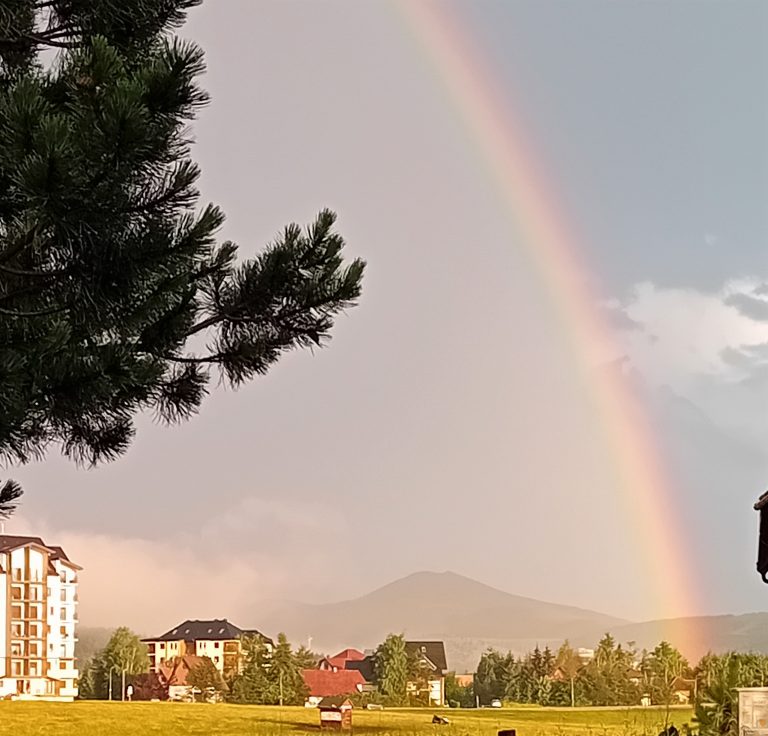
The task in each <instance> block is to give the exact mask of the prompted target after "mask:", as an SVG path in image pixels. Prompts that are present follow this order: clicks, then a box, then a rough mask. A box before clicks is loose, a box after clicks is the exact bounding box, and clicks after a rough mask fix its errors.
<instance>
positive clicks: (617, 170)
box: [6, 0, 768, 633]
mask: <svg viewBox="0 0 768 736" xmlns="http://www.w3.org/2000/svg"><path fill="white" fill-rule="evenodd" d="M420 1H421V0H408V2H420ZM439 2H440V4H441V9H442V11H444V12H445V13H447V14H449V15H450V17H451V18H453V20H454V21H455V22H456V24H457V27H459V28H460V29H461V31H462V34H466V37H467V38H469V39H471V40H472V45H473V46H474V48H476V49H478V51H479V53H480V54H482V57H483V60H484V68H485V69H486V70H487V73H488V74H489V75H491V76H492V78H493V81H494V89H495V90H496V92H495V94H496V95H497V96H498V99H497V100H496V102H497V104H498V107H499V109H503V110H508V111H510V113H514V116H515V118H516V119H518V120H522V121H523V123H524V127H525V130H526V133H527V139H526V141H527V143H526V147H527V151H528V154H529V157H530V159H531V160H533V161H535V164H536V169H537V170H538V171H540V172H541V173H542V175H543V176H544V177H545V179H546V181H547V182H548V183H549V186H550V188H551V197H552V199H553V201H554V202H556V205H555V212H556V215H557V218H558V219H559V220H561V221H562V223H561V224H562V227H564V228H566V230H567V232H568V233H569V234H570V235H571V239H572V242H573V244H574V248H575V249H576V250H577V252H578V256H579V258H580V259H581V261H582V263H584V264H586V266H587V269H588V274H589V279H590V284H591V288H592V291H591V293H592V296H593V302H594V303H593V304H591V305H590V308H591V309H594V310H595V313H599V314H601V315H603V317H604V318H605V319H607V320H608V321H609V323H610V325H611V329H612V330H613V332H614V338H615V344H616V346H617V352H616V354H614V355H611V356H604V358H601V359H600V360H595V361H594V362H593V364H591V365H590V366H589V368H588V371H589V376H588V380H587V381H586V383H585V381H584V380H583V378H580V377H579V376H578V375H577V374H579V371H578V370H577V369H576V368H575V367H574V366H575V365H576V363H577V362H578V360H579V359H580V357H581V356H579V355H578V353H579V347H578V345H576V346H574V345H573V340H572V336H571V335H568V334H566V333H567V330H566V329H564V327H563V320H562V319H561V318H560V317H559V316H558V314H557V310H556V309H554V308H553V304H552V302H553V296H552V294H551V293H550V291H549V289H548V285H547V282H546V275H545V274H542V273H541V272H539V271H537V270H536V268H535V267H533V266H532V262H531V258H530V249H531V247H534V248H535V247H536V244H535V243H533V244H525V243H524V242H522V241H521V236H520V235H519V234H517V233H515V232H513V231H512V230H511V229H510V226H509V211H508V207H507V206H506V205H505V203H504V201H503V200H502V199H500V197H499V196H498V191H497V189H496V188H495V186H494V184H493V182H492V180H491V177H490V176H489V173H488V167H487V165H486V164H485V163H484V162H483V161H482V160H481V155H480V153H479V150H480V148H481V145H480V143H481V142H479V141H477V140H475V139H474V138H473V134H472V132H471V131H468V129H467V126H466V124H465V116H464V115H463V114H462V113H463V112H466V111H462V110H461V105H460V104H458V105H457V102H456V100H455V99H452V98H451V95H450V92H449V89H450V80H448V79H446V78H444V77H442V76H441V70H440V68H439V66H437V67H436V66H435V63H434V59H430V58H429V53H428V51H427V50H426V48H425V45H424V43H423V40H422V39H420V38H419V35H418V33H415V32H414V28H413V27H412V26H410V25H409V21H408V14H407V13H405V12H404V11H403V8H402V5H401V4H400V3H397V2H394V0H392V1H390V0H368V1H367V2H365V3H361V2H357V1H356V0H291V1H290V2H285V1H284V0H260V2H253V1H252V0H226V1H225V2H222V1H221V0H219V2H214V1H213V0H207V2H205V3H204V4H203V6H202V7H200V8H197V9H195V10H193V11H192V12H191V14H190V17H189V20H188V23H187V24H186V25H185V26H184V28H183V29H182V30H181V31H180V33H181V35H183V36H184V37H185V38H189V39H192V40H194V41H196V42H197V43H199V44H200V45H201V46H202V47H203V48H204V49H205V52H206V58H207V64H208V71H207V74H206V75H205V77H204V78H203V84H204V86H205V87H206V89H207V90H208V91H209V92H210V94H211V98H212V101H211V104H210V106H209V107H208V108H207V109H206V110H205V111H204V112H202V114H201V115H200V116H199V119H198V120H197V121H196V122H195V123H194V125H193V128H192V130H193V133H194V136H195V138H196V141H197V142H196V145H195V147H194V157H195V159H196V160H197V161H198V162H199V163H200V165H201V167H202V171H203V175H202V179H201V187H200V188H201V193H202V198H201V202H207V201H213V202H216V203H218V204H219V205H221V206H222V207H223V209H224V210H225V211H226V213H227V222H226V224H225V226H224V228H223V230H222V233H221V235H222V238H227V239H232V240H235V241H236V242H237V243H239V245H240V251H241V254H242V255H243V257H248V256H251V255H254V254H256V253H257V252H258V251H259V249H260V248H261V247H263V246H264V244H266V243H267V242H269V241H270V240H271V239H272V238H274V237H275V236H276V234H277V233H278V232H279V231H280V230H281V229H282V228H283V227H284V226H285V225H286V224H287V223H289V222H298V223H301V224H306V223H308V222H310V221H311V220H312V218H313V217H314V216H315V215H316V213H317V212H318V211H319V210H320V209H321V208H323V207H330V208H331V209H333V210H334V211H336V212H337V213H338V215H339V220H338V228H339V231H340V232H341V233H342V234H343V236H344V237H345V239H346V241H347V244H348V246H347V249H348V255H349V257H350V258H351V257H353V256H354V257H357V256H359V257H362V258H364V259H366V261H367V262H368V269H367V273H366V279H365V284H364V293H363V295H362V298H361V300H360V305H359V307H357V308H355V309H353V310H351V311H350V312H349V313H348V314H346V315H344V316H343V317H342V318H340V319H339V321H338V323H337V325H336V327H335V329H334V337H333V340H332V341H331V343H330V344H329V346H328V347H327V349H323V350H320V351H316V352H315V353H314V354H311V353H308V352H301V353H292V354H290V355H287V356H286V357H285V358H284V359H283V360H282V361H281V362H280V363H279V364H278V365H277V366H276V367H275V368H274V369H273V370H272V372H271V373H270V374H269V375H268V376H266V377H264V378H261V379H258V380H256V381H254V382H253V383H251V384H249V385H247V386H245V387H243V388H241V389H240V390H238V391H237V392H234V391H231V390H228V389H226V388H224V387H219V388H217V389H216V390H215V391H214V392H213V393H212V395H211V396H210V397H209V398H208V400H207V402H206V403H205V405H204V407H203V409H202V411H201V412H200V415H199V416H198V417H196V418H195V419H193V420H192V421H191V422H189V423H188V424H186V425H184V426H182V427H176V428H171V429H169V428H165V427H162V426H159V425H157V424H155V423H153V421H152V418H151V417H143V418H141V419H140V420H139V432H138V436H137V439H136V442H135V443H134V446H133V448H132V449H131V450H130V452H129V453H128V454H127V455H126V456H125V457H124V458H122V459H120V460H118V461H117V462H115V463H113V464H111V465H109V466H104V467H99V468H96V469H92V470H84V469H82V468H77V467H75V466H73V465H71V464H69V463H67V462H65V461H64V460H63V459H60V458H58V457H56V456H55V454H54V455H51V456H49V457H48V458H47V459H46V460H45V461H44V462H42V463H38V464H33V465H29V466H26V467H23V468H20V469H13V470H12V471H11V472H12V473H13V476H14V477H17V478H18V479H19V480H21V481H22V482H23V484H24V485H25V488H26V490H27V494H26V496H25V498H24V502H23V505H22V507H21V509H20V511H19V513H18V514H17V516H16V517H15V518H13V519H12V520H11V521H9V522H7V523H6V531H7V532H9V533H25V532H31V533H32V532H33V533H39V534H41V535H43V536H44V537H45V538H46V539H47V540H49V541H50V543H51V544H61V545H63V546H65V548H66V549H67V551H68V553H69V554H70V556H71V557H72V558H73V559H74V560H75V561H77V562H79V563H81V564H82V565H83V566H84V567H85V571H84V573H83V576H82V578H81V580H82V584H81V591H80V599H81V621H82V622H83V623H84V624H91V625H116V624H127V625H129V626H132V627H133V628H135V629H137V630H139V631H141V632H142V633H150V632H153V631H154V630H156V629H157V630H165V629H167V628H169V627H170V626H172V625H174V624H175V623H176V622H177V620H181V619H183V618H202V617H214V616H215V617H227V618H229V619H230V620H233V621H236V622H238V623H239V624H240V625H242V626H255V627H258V625H259V616H260V613H263V611H264V610H266V609H267V608H268V607H269V606H270V605H272V604H273V603H274V601H277V600H281V599H290V600H301V601H307V602H326V601H332V600H337V599H343V598H347V597H354V596H357V595H360V594H363V593H365V592H367V591H369V590H372V589H373V588H375V587H378V586H380V585H382V584H385V583H387V582H389V581H391V580H393V579H395V578H398V577H400V576H404V575H407V574H409V573H412V572H414V571H417V570H436V571H442V570H452V571H455V572H458V573H461V574H464V575H467V576H470V577H473V578H476V579H478V580H480V581H482V582H485V583H488V584H491V585H494V586H496V587H498V588H501V589H503V590H506V591H508V592H511V593H516V594H520V595H527V596H531V597H535V598H541V599H544V600H549V601H554V602H560V603H566V604H570V605H577V606H582V607H586V608H591V609H595V610H599V611H603V612H606V613H610V614H614V615H618V616H622V617H625V618H628V619H632V620H643V619H649V618H656V617H662V616H665V615H667V614H668V613H669V611H670V610H672V607H671V606H667V605H666V603H665V601H663V600H661V601H660V600H659V599H658V596H654V595H653V590H654V586H655V582H654V581H656V580H657V579H658V578H659V576H663V575H665V574H666V572H667V570H666V569H665V568H666V567H667V565H668V566H669V568H674V569H675V570H677V571H678V573H681V574H682V575H683V576H684V577H685V578H686V579H687V580H690V587H691V589H692V590H693V591H694V594H693V595H690V596H686V597H685V599H684V600H678V601H675V607H674V610H675V611H676V612H683V613H688V614H704V613H725V612H729V613H738V612H746V611H755V610H768V588H766V587H765V586H764V585H763V584H762V583H761V582H760V580H759V578H758V576H757V575H756V573H755V572H754V561H755V554H756V533H757V516H756V514H755V512H754V511H752V509H751V506H752V503H753V502H754V500H755V499H756V498H757V496H758V495H759V494H760V493H761V492H762V491H763V490H764V487H765V484H766V483H768V432H767V431H766V430H768V400H767V399H768V208H767V207H766V201H767V200H768V147H766V131H768V97H766V95H765V89H764V87H765V85H764V81H765V70H766V68H768V66H767V64H768V47H766V45H765V43H764V38H765V35H766V32H767V31H768V6H766V4H765V3H764V2H761V1H760V0H755V1H754V2H750V1H748V0H734V1H733V2H727V3H726V2H713V1H711V0H699V1H698V2H686V1H684V0H681V1H680V2H675V3H671V2H668V3H661V2H645V1H643V2H635V1H634V0H625V1H624V2H621V3H618V2H609V1H608V0H600V1H598V0H582V1H581V2H579V3H573V2H566V1H565V0H562V1H557V0H515V1H514V2H504V1H502V0H439ZM459 63H469V60H468V59H459ZM479 81H480V80H479ZM609 358H610V360H618V361H619V362H620V363H621V365H622V366H623V370H624V371H626V372H627V373H628V374H629V375H630V376H631V378H632V382H631V385H632V386H633V389H632V390H633V391H634V392H635V398H636V400H638V401H639V402H640V403H641V404H642V407H643V411H644V412H645V414H646V415H647V418H648V421H649V422H650V426H651V428H652V437H653V444H654V448H655V452H656V453H657V455H658V457H659V458H661V459H662V460H663V463H664V464H665V467H666V468H667V475H666V478H667V481H668V482H667V483H666V484H665V489H664V493H665V494H666V497H665V498H666V502H668V504H669V509H670V512H669V513H670V516H669V518H670V523H669V525H668V529H669V533H671V534H674V535H675V536H676V537H677V538H678V544H677V548H679V549H680V550H681V553H680V554H679V555H678V556H677V557H676V558H671V559H668V560H666V561H664V562H663V563H662V564H659V562H658V559H657V558H658V556H654V555H653V549H654V546H655V545H656V544H657V543H658V540H657V539H654V538H653V535H650V536H645V537H644V536H643V535H642V534H638V532H637V529H636V528H635V526H636V524H635V522H636V520H635V519H634V517H633V512H632V508H633V504H632V503H628V499H626V498H625V497H624V496H625V491H624V489H622V488H621V487H620V486H619V485H617V483H616V479H615V477H614V476H613V474H612V473H611V472H610V471H609V466H610V461H609V460H610V459H609V458H608V457H607V454H608V453H610V448H609V447H608V445H607V444H606V441H605V436H606V433H608V434H610V431H611V428H610V427H604V426H600V422H601V420H600V418H599V417H597V416H596V414H595V411H594V408H593V406H592V404H591V403H590V400H589V396H588V395H587V393H588V392H587V391H585V385H586V386H599V384H600V382H601V381H603V380H605V376H606V371H611V370H614V369H615V365H610V364H606V363H604V362H603V359H604V360H608V359H609ZM640 501H641V502H642V499H641V500H640ZM636 502H637V500H635V507H636ZM664 563H665V564H664Z"/></svg>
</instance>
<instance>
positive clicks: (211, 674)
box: [187, 657, 226, 697]
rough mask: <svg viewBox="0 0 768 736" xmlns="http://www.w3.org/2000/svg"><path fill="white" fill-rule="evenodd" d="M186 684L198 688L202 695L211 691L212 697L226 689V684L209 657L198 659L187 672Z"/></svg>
mask: <svg viewBox="0 0 768 736" xmlns="http://www.w3.org/2000/svg"><path fill="white" fill-rule="evenodd" d="M187 685H189V686H190V687H191V688H192V689H193V693H194V691H195V690H199V691H200V693H202V694H203V697H207V696H208V694H209V693H213V694H214V697H217V696H218V695H219V694H221V693H222V692H224V691H225V690H226V685H225V683H224V679H223V678H222V676H221V673H220V672H219V670H218V669H217V668H216V665H215V664H214V663H213V660H212V659H211V658H210V657H201V658H200V661H199V662H198V663H197V664H196V665H195V666H194V667H193V668H192V669H191V670H190V671H189V673H188V674H187Z"/></svg>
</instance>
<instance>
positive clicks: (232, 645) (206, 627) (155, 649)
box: [142, 618, 274, 676]
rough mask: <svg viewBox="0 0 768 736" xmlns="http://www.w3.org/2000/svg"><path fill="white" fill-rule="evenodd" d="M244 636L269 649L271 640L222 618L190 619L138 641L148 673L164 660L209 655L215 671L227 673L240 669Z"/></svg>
mask: <svg viewBox="0 0 768 736" xmlns="http://www.w3.org/2000/svg"><path fill="white" fill-rule="evenodd" d="M244 636H256V637H259V638H260V639H261V640H262V642H263V643H264V646H265V647H266V650H267V652H268V653H271V652H272V648H273V646H274V642H273V641H272V639H270V638H269V637H267V636H264V634H262V633H261V632H260V631H257V630H256V629H241V628H240V627H239V626H235V625H234V624H233V623H230V622H229V621H227V619H225V618H224V619H212V620H205V621H199V620H197V619H190V620H187V621H184V622H183V623H180V624H179V625H178V626H176V627H174V628H173V629H171V630H170V631H166V632H165V634H162V635H161V636H156V637H152V638H149V639H142V641H143V642H144V643H145V644H146V645H147V651H148V653H149V663H150V670H151V671H152V672H159V671H160V668H161V666H162V665H163V664H164V663H165V662H172V661H173V660H176V659H179V658H181V657H185V656H188V655H192V656H195V657H209V658H210V660H211V661H212V662H213V664H214V665H216V669H218V670H219V672H221V673H222V674H223V675H225V676H229V675H231V674H233V673H237V672H240V671H241V670H242V667H243V646H242V639H243V637H244Z"/></svg>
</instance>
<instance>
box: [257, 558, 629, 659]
mask: <svg viewBox="0 0 768 736" xmlns="http://www.w3.org/2000/svg"><path fill="white" fill-rule="evenodd" d="M262 622H263V623H262ZM627 623H628V622H627V621H624V620H622V619H617V618H615V617H613V616H608V615H605V614H602V613H597V612H595V611H587V610H584V609H581V608H574V607H572V606H562V605H558V604H555V603H545V602H543V601H538V600H534V599H532V598H524V597H522V596H517V595H512V594H510V593H505V592H503V591H501V590H497V589H496V588H492V587H490V586H488V585H484V584H482V583H479V582H477V581H475V580H471V579H470V578H466V577H463V576H461V575H457V574H455V573H451V572H444V573H434V572H419V573H415V574H413V575H409V576H408V577H405V578H403V579H401V580H397V581H395V582H393V583H390V584H389V585H385V586H384V587H382V588H379V589H378V590H374V591H373V592H372V593H368V594H367V595H364V596H362V597H360V598H355V599H354V600H348V601H342V602H340V603H330V604H323V605H307V604H288V605H285V606H283V607H280V608H278V609H277V610H275V611H274V612H273V613H272V614H271V615H268V617H267V619H266V620H264V619H263V618H262V619H261V621H260V624H261V625H263V627H264V628H265V629H266V630H268V631H284V632H285V633H286V634H287V635H288V637H289V638H290V639H291V640H292V641H296V642H306V641H307V639H308V637H311V638H312V648H313V649H315V650H317V651H322V652H333V651H335V650H337V649H342V648H344V647H347V646H355V647H358V648H372V647H375V646H376V645H377V644H379V643H380V642H381V641H382V640H383V639H384V637H385V636H386V635H387V634H389V633H391V632H403V633H405V634H406V636H408V637H409V638H413V639H421V638H424V639H442V640H444V641H445V642H446V648H447V650H448V659H449V666H450V667H451V668H454V669H456V670H467V669H473V668H474V666H475V665H476V664H477V660H478V658H479V656H480V653H481V652H482V651H483V649H485V648H487V647H488V646H496V647H499V648H503V649H512V650H514V651H521V652H522V651H527V650H528V649H529V648H532V647H533V646H535V645H536V644H537V643H538V644H539V645H541V646H544V645H546V644H553V645H554V644H557V643H559V642H561V641H562V640H563V639H564V638H570V639H571V640H576V639H578V640H582V639H583V640H588V641H590V642H591V641H596V640H597V638H598V637H599V636H600V635H601V634H603V633H604V632H605V631H606V630H608V629H610V628H616V627H620V626H623V625H626V624H627Z"/></svg>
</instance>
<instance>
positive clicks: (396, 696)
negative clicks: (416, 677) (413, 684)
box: [376, 634, 408, 705]
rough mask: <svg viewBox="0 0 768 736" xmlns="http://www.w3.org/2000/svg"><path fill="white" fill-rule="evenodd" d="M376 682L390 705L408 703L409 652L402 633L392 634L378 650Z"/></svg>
mask: <svg viewBox="0 0 768 736" xmlns="http://www.w3.org/2000/svg"><path fill="white" fill-rule="evenodd" d="M376 682H377V684H378V688H379V691H380V692H381V694H382V695H383V696H384V698H385V699H386V701H387V703H388V704H389V705H407V704H408V692H407V688H408V654H407V652H406V649H405V638H404V637H403V635H402V634H390V635H389V636H388V637H387V638H386V639H385V640H384V641H383V642H382V643H381V644H380V645H379V647H378V649H377V650H376Z"/></svg>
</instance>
